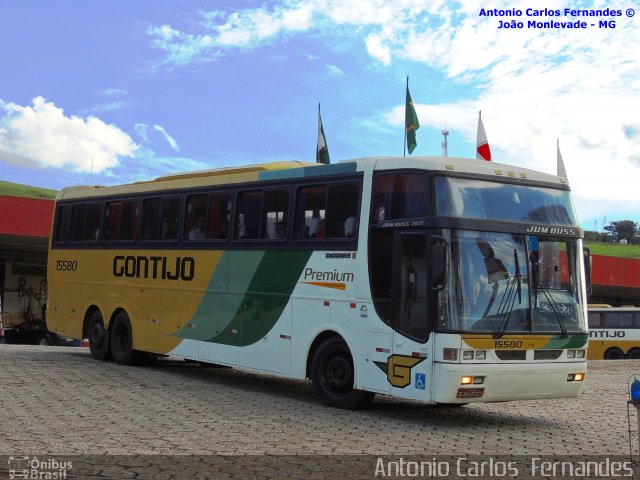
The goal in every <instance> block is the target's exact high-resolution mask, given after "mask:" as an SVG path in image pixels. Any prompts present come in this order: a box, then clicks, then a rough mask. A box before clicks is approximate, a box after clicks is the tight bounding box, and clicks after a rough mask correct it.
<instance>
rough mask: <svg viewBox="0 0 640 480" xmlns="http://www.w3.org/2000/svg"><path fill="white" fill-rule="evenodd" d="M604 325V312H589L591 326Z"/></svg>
mask: <svg viewBox="0 0 640 480" xmlns="http://www.w3.org/2000/svg"><path fill="white" fill-rule="evenodd" d="M601 326H602V314H601V313H600V312H589V327H590V328H594V327H601Z"/></svg>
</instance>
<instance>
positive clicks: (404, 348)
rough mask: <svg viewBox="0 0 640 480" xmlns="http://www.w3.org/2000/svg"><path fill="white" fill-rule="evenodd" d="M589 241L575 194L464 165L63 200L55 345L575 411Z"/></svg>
mask: <svg viewBox="0 0 640 480" xmlns="http://www.w3.org/2000/svg"><path fill="white" fill-rule="evenodd" d="M581 237H582V230H581V229H580V228H579V226H578V222H577V220H576V216H575V212H574V208H573V205H572V201H571V196H570V191H569V188H568V186H567V185H566V183H565V182H564V180H563V179H561V178H559V177H556V176H551V175H546V174H542V173H537V172H534V171H530V170H525V169H520V168H515V167H510V166H507V165H500V164H496V163H488V162H480V161H477V160H465V159H454V158H444V159H443V158H427V157H422V158H420V157H416V158H367V159H358V160H352V161H343V162H340V163H338V164H333V165H319V164H303V163H300V162H276V163H269V164H264V165H256V166H247V167H240V168H230V169H220V170H212V171H204V172H197V173H189V174H182V175H174V176H168V177H162V178H158V179H156V180H153V181H148V182H139V183H135V184H131V185H121V186H114V187H72V188H66V189H63V190H62V191H61V192H60V193H59V194H58V198H57V201H56V209H55V221H54V224H53V229H52V237H51V246H50V247H51V248H50V252H49V269H48V270H49V303H48V312H47V319H48V323H49V328H50V329H51V330H53V331H56V332H58V333H60V334H63V335H66V336H70V337H74V338H83V337H86V338H89V340H90V348H91V354H92V355H93V357H95V358H97V359H101V360H107V359H113V360H114V361H115V362H117V363H120V364H136V363H139V362H141V361H143V360H144V359H148V358H150V357H153V356H157V355H174V356H179V357H184V358H185V359H190V360H196V361H200V362H207V363H215V364H222V365H228V366H233V367H238V368H243V369H251V370H256V371H264V372H269V373H272V374H279V375H283V376H286V377H290V378H296V379H305V378H311V380H312V382H313V385H314V388H315V390H316V391H317V393H318V395H319V396H320V397H321V398H322V400H323V401H324V402H325V403H326V404H328V405H331V406H336V407H342V408H355V407H358V406H360V405H362V404H364V403H365V402H366V401H368V400H369V399H371V397H372V396H373V395H374V394H375V393H380V394H388V395H393V396H397V397H401V398H409V399H415V400H420V401H424V402H435V403H446V404H465V403H469V402H497V401H506V400H524V399H539V398H559V397H574V396H577V395H578V394H579V393H580V392H581V390H582V385H583V382H582V380H583V379H584V376H585V373H586V359H585V352H586V343H587V339H588V334H587V325H586V307H585V305H586V304H585V287H584V261H583V255H582V240H581Z"/></svg>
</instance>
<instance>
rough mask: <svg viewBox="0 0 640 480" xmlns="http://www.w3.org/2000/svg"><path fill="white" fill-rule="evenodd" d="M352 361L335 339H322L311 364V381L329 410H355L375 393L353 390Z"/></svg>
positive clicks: (343, 343)
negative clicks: (334, 408) (332, 408)
mask: <svg viewBox="0 0 640 480" xmlns="http://www.w3.org/2000/svg"><path fill="white" fill-rule="evenodd" d="M354 378H355V377H354V368H353V358H352V357H351V352H349V347H348V346H347V344H346V343H345V342H344V341H343V340H342V339H341V338H338V337H331V338H329V339H327V340H325V341H324V342H323V343H322V344H321V345H320V346H319V347H318V349H317V350H316V352H315V354H314V356H313V360H312V362H311V381H312V382H313V388H314V390H315V392H316V394H317V395H318V396H319V397H320V399H321V400H322V401H323V402H324V403H325V404H326V405H328V406H330V407H336V408H344V409H356V408H359V407H362V406H364V405H365V404H366V403H368V402H369V401H370V400H371V399H372V398H373V396H374V395H375V393H373V392H367V391H364V390H356V389H355V388H353V383H354Z"/></svg>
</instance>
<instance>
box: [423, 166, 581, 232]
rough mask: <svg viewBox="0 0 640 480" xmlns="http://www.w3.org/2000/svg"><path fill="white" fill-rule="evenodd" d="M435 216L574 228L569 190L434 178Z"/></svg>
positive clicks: (576, 222)
mask: <svg viewBox="0 0 640 480" xmlns="http://www.w3.org/2000/svg"><path fill="white" fill-rule="evenodd" d="M435 184H436V215H441V216H445V217H464V218H475V219H486V220H502V221H516V222H529V223H544V224H547V225H571V226H574V225H575V226H577V225H578V221H577V219H576V215H575V212H574V209H573V204H572V203H571V195H570V192H569V191H568V190H557V189H553V188H544V187H536V186H531V185H517V184H510V183H497V182H488V181H485V180H475V179H467V178H453V177H436V179H435Z"/></svg>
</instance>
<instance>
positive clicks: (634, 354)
mask: <svg viewBox="0 0 640 480" xmlns="http://www.w3.org/2000/svg"><path fill="white" fill-rule="evenodd" d="M627 358H630V359H632V360H640V348H632V349H631V350H630V351H629V353H627Z"/></svg>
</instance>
